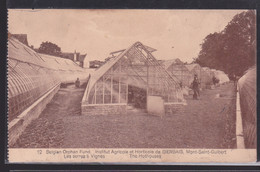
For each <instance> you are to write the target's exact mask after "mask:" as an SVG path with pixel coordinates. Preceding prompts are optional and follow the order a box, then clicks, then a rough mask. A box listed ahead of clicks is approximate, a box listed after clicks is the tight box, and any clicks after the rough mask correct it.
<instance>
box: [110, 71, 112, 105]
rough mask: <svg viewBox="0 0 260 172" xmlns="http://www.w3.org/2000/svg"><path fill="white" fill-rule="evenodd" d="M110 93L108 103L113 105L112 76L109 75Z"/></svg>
mask: <svg viewBox="0 0 260 172" xmlns="http://www.w3.org/2000/svg"><path fill="white" fill-rule="evenodd" d="M110 80H111V81H110V87H111V88H110V89H111V90H110V93H111V99H110V103H113V74H112V75H111V78H110Z"/></svg>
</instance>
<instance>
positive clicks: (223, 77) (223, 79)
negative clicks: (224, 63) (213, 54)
mask: <svg viewBox="0 0 260 172" xmlns="http://www.w3.org/2000/svg"><path fill="white" fill-rule="evenodd" d="M211 71H212V72H213V75H214V76H215V77H216V78H217V79H219V84H223V83H226V82H229V78H228V76H227V74H225V73H224V72H223V71H220V70H215V69H211Z"/></svg>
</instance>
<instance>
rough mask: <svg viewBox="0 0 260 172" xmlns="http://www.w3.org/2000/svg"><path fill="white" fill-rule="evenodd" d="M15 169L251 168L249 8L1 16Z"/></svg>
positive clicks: (252, 37)
mask: <svg viewBox="0 0 260 172" xmlns="http://www.w3.org/2000/svg"><path fill="white" fill-rule="evenodd" d="M7 59H8V114H7V115H8V161H9V162H10V163H32V162H33V163H38V162H41V163H50V162H51V163H75V162H77V163H91V162H104V163H208V162H210V163H252V162H255V161H256V133H257V131H256V104H257V103H256V11H255V10H130V9H129V10H123V9H122V10H105V9H104V10H94V9H92V10H90V9H88V10H83V9H82V10H75V9H74V10H73V9H34V10H32V9H9V10H8V56H7Z"/></svg>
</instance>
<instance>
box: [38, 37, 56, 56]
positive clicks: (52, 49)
mask: <svg viewBox="0 0 260 172" xmlns="http://www.w3.org/2000/svg"><path fill="white" fill-rule="evenodd" d="M38 52H39V53H43V54H49V55H54V56H60V54H61V48H60V47H59V46H58V45H56V44H54V43H52V42H48V41H46V42H42V43H41V45H40V48H39V49H38Z"/></svg>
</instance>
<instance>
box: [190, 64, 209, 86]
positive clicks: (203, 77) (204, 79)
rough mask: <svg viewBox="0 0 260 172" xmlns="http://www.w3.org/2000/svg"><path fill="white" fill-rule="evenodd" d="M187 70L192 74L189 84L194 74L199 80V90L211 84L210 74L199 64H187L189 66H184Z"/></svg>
mask: <svg viewBox="0 0 260 172" xmlns="http://www.w3.org/2000/svg"><path fill="white" fill-rule="evenodd" d="M185 66H186V67H187V68H188V70H189V71H190V72H191V74H192V78H191V79H190V83H191V82H192V81H193V77H194V75H195V74H197V75H198V78H199V80H200V86H201V88H206V87H207V85H210V84H211V82H212V79H211V77H210V74H209V73H208V72H207V71H205V70H204V69H203V68H202V67H201V66H200V65H199V64H196V63H195V64H189V65H185Z"/></svg>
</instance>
